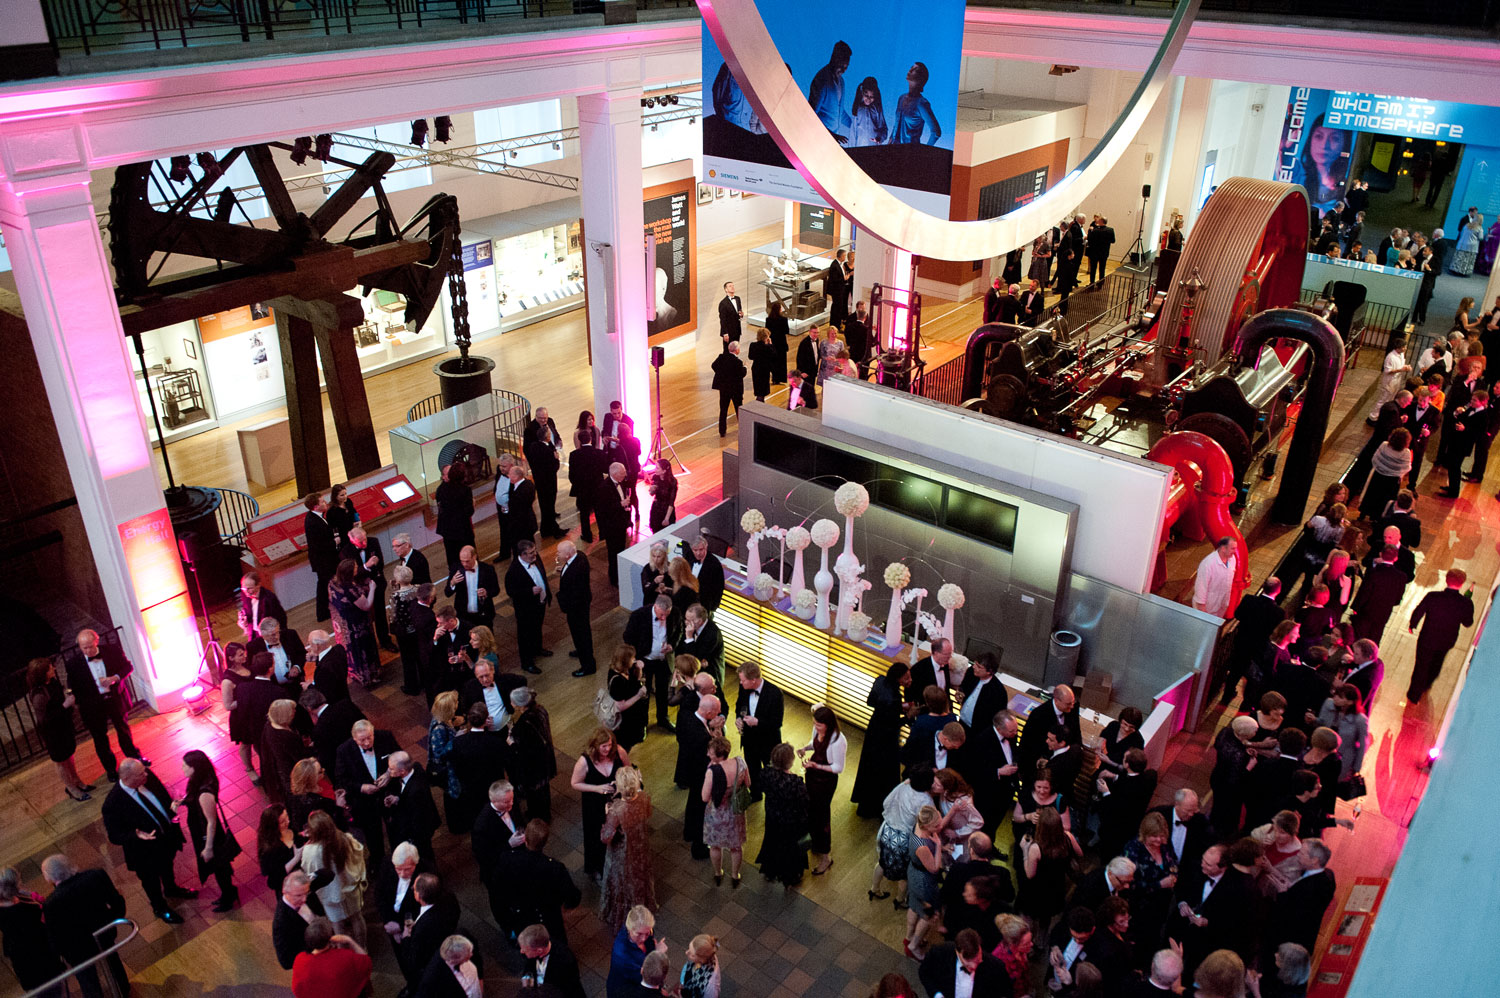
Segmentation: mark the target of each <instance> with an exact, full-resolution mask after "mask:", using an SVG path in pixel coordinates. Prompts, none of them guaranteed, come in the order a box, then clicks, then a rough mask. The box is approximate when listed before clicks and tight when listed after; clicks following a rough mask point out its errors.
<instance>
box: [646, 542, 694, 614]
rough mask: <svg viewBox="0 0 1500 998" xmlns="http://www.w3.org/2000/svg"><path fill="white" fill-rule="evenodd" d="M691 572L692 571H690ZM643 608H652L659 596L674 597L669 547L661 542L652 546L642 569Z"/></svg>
mask: <svg viewBox="0 0 1500 998" xmlns="http://www.w3.org/2000/svg"><path fill="white" fill-rule="evenodd" d="M690 571H691V570H690ZM641 592H642V593H644V594H645V595H644V598H643V599H642V602H641V605H642V606H650V605H651V604H652V603H655V602H656V597H658V596H670V595H672V575H671V572H670V571H669V569H668V559H667V546H666V545H665V544H663V543H662V542H661V541H657V542H656V543H654V544H652V545H651V553H650V555H649V557H648V558H647V560H646V564H645V565H643V566H642V567H641Z"/></svg>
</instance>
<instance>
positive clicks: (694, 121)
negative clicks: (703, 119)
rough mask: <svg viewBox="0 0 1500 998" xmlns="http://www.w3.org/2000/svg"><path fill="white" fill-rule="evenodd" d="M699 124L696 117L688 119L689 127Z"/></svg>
mask: <svg viewBox="0 0 1500 998" xmlns="http://www.w3.org/2000/svg"><path fill="white" fill-rule="evenodd" d="M697 123H698V119H697V118H696V117H692V118H689V119H688V124H689V125H696V124H697Z"/></svg>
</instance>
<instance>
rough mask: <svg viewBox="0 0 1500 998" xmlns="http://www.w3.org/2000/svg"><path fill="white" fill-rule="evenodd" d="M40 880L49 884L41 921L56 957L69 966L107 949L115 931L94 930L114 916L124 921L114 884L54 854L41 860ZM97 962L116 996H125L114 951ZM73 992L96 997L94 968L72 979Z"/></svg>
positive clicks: (98, 992)
mask: <svg viewBox="0 0 1500 998" xmlns="http://www.w3.org/2000/svg"><path fill="white" fill-rule="evenodd" d="M42 877H43V878H44V879H45V880H46V881H47V883H49V884H51V885H52V893H51V894H49V895H48V896H47V900H46V901H44V902H42V918H43V921H44V923H45V924H46V927H47V938H48V940H49V941H50V942H51V943H52V949H53V951H54V952H56V953H57V955H58V956H60V957H62V958H63V959H64V960H66V961H68V963H69V964H70V965H72V966H74V967H76V966H78V965H79V964H81V963H84V962H86V961H87V960H89V959H90V958H91V957H94V956H97V955H98V954H99V950H100V949H101V948H103V947H106V946H112V945H114V942H115V931H114V930H113V929H111V930H109V931H107V932H101V933H100V934H99V935H98V936H95V935H94V932H95V931H96V930H98V929H102V928H104V926H106V925H108V924H109V923H110V922H112V921H114V920H115V919H117V918H124V917H125V898H124V897H122V896H121V895H120V892H119V891H118V890H117V889H116V888H115V884H114V881H112V880H110V879H109V874H107V873H105V872H104V871H103V870H80V869H78V868H77V867H75V866H74V865H73V862H72V860H70V859H68V857H66V856H64V855H62V854H61V853H56V854H54V855H51V856H48V857H47V858H46V859H44V860H42ZM101 963H103V964H104V965H106V966H108V967H109V972H110V975H111V976H112V977H114V979H115V984H117V985H118V993H119V994H122V995H128V994H129V993H130V978H129V976H128V975H127V974H126V973H125V964H124V963H123V962H122V961H121V960H120V954H119V953H111V954H110V955H109V956H107V957H105V958H104V959H103V960H102V961H101ZM75 976H76V978H77V981H78V990H79V991H81V992H82V993H83V995H84V998H101V996H102V995H103V991H102V990H101V988H100V985H99V974H98V969H97V965H95V967H93V968H90V969H88V970H84V971H80V972H79V973H78V974H77V975H75Z"/></svg>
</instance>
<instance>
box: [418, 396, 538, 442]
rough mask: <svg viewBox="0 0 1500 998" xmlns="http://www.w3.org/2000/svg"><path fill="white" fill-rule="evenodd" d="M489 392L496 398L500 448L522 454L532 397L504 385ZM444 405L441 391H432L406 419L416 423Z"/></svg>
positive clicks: (496, 424) (497, 440)
mask: <svg viewBox="0 0 1500 998" xmlns="http://www.w3.org/2000/svg"><path fill="white" fill-rule="evenodd" d="M490 394H492V395H493V396H494V398H495V444H496V446H497V447H498V448H499V449H500V450H503V451H509V452H510V453H512V454H515V455H516V456H518V457H519V456H520V454H521V444H522V442H523V440H524V438H525V434H526V424H527V423H529V422H531V400H530V399H528V398H526V396H524V395H521V394H520V393H518V392H511V391H506V390H505V389H503V388H492V389H490ZM512 404H515V405H518V406H520V408H519V410H516V411H515V412H512V411H510V408H509V407H510V406H511V405H512ZM443 408H444V406H443V397H442V396H441V395H429V396H427V397H426V398H424V399H423V400H422V401H420V402H418V403H417V404H416V405H413V406H412V407H411V408H410V409H407V410H406V421H407V422H408V423H413V422H416V421H417V420H419V419H425V418H426V417H428V416H431V415H432V414H433V413H435V412H441V411H442V410H443Z"/></svg>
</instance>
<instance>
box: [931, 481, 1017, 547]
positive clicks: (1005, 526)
mask: <svg viewBox="0 0 1500 998" xmlns="http://www.w3.org/2000/svg"><path fill="white" fill-rule="evenodd" d="M943 525H944V526H945V527H947V528H948V529H949V530H952V531H954V532H955V533H959V534H967V535H968V536H970V537H973V538H975V539H976V540H981V541H984V542H985V543H986V544H992V545H994V546H995V547H998V548H1004V549H1005V550H1007V551H1010V550H1012V549H1013V548H1014V546H1015V542H1016V507H1014V506H1012V505H1010V504H1009V503H1003V502H1000V501H998V500H995V499H990V498H989V497H987V496H981V495H975V494H974V493H973V492H963V491H960V490H959V489H953V488H950V489H949V490H948V507H947V512H946V514H945V516H944V522H943Z"/></svg>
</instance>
